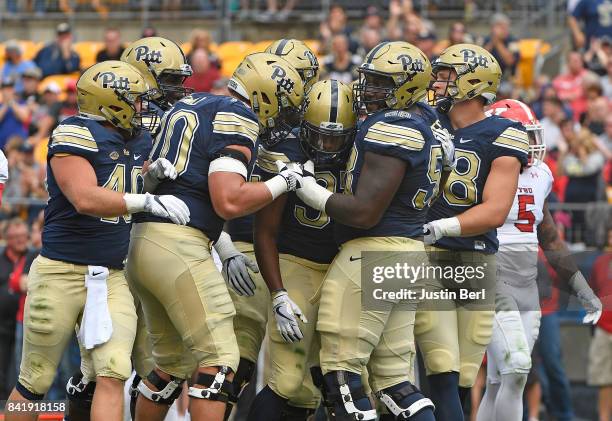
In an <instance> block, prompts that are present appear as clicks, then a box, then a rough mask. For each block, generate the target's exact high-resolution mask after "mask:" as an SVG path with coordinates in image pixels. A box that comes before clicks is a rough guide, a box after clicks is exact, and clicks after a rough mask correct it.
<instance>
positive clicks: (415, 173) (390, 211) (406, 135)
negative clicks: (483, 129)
mask: <svg viewBox="0 0 612 421" xmlns="http://www.w3.org/2000/svg"><path fill="white" fill-rule="evenodd" d="M434 118H435V116H434V115H433V113H432V111H431V108H430V107H428V106H427V105H425V104H421V103H419V104H417V105H415V108H414V109H413V110H412V112H408V111H399V110H394V111H390V110H385V111H379V112H377V113H375V114H372V115H370V116H368V117H367V118H366V119H365V120H364V121H363V123H362V124H361V126H360V127H359V130H358V132H357V136H356V138H355V145H354V146H353V149H352V151H351V155H350V157H349V160H348V163H347V168H346V174H345V179H344V186H345V187H344V189H345V191H344V193H345V194H352V193H353V192H355V191H356V190H357V184H358V183H359V177H360V175H361V169H362V167H363V162H364V156H365V153H366V152H371V153H375V154H377V155H388V156H392V157H395V158H398V159H401V160H403V161H405V162H406V171H405V173H404V177H403V179H402V183H401V184H400V186H399V189H398V190H397V192H396V193H395V195H394V196H393V199H392V200H391V203H390V204H389V207H388V208H387V209H386V210H385V212H384V214H383V216H382V218H381V219H380V221H379V222H378V224H376V225H375V226H374V227H372V228H370V229H366V230H364V229H359V228H354V227H349V226H346V225H341V224H340V223H337V224H336V240H337V241H338V242H339V243H340V244H342V243H344V242H346V241H348V240H352V239H354V238H360V237H408V238H415V237H419V236H422V235H423V224H424V223H425V213H426V209H427V207H428V206H429V203H430V202H431V200H432V198H433V197H434V196H435V195H436V193H437V190H438V186H439V182H440V176H441V171H442V148H441V146H440V142H439V140H438V139H437V138H436V135H438V133H437V132H438V131H439V130H442V128H441V127H440V126H439V122H437V119H436V120H435V121H432V120H433V119H434ZM372 176H376V175H375V174H373V175H372Z"/></svg>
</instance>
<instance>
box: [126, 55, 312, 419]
mask: <svg viewBox="0 0 612 421" xmlns="http://www.w3.org/2000/svg"><path fill="white" fill-rule="evenodd" d="M228 86H229V89H230V92H231V93H232V96H233V97H225V96H215V95H209V94H194V95H191V96H188V97H186V98H183V99H182V100H181V101H179V102H177V103H176V104H175V105H174V107H172V109H171V110H170V111H169V112H168V113H167V114H166V115H165V116H164V121H163V122H162V127H161V131H160V133H159V135H158V136H157V139H156V144H155V146H154V147H153V151H152V156H153V157H154V158H159V157H163V158H166V159H168V160H170V161H171V162H172V163H173V164H174V166H175V168H176V170H177V171H178V177H177V178H176V180H172V181H162V182H161V183H160V184H159V185H158V186H157V188H156V189H155V192H156V193H158V194H159V193H161V192H166V191H172V192H174V193H175V194H176V195H177V197H180V198H182V199H183V200H185V202H186V203H187V205H188V206H189V209H190V214H191V220H190V222H189V224H188V226H187V227H180V229H179V230H176V229H175V226H174V225H171V224H168V223H167V222H168V221H167V220H166V219H164V218H152V217H148V216H146V215H145V216H143V217H142V218H139V219H137V220H136V221H135V224H134V227H133V228H132V234H131V241H130V249H129V253H128V262H127V268H126V269H127V273H128V279H129V282H130V285H131V286H132V288H133V289H134V290H135V291H136V293H137V295H138V297H139V298H140V301H141V303H142V308H143V311H144V314H145V321H146V325H147V331H148V333H149V335H150V336H151V338H152V342H153V355H154V360H155V366H156V367H155V369H154V370H153V371H151V373H149V374H148V375H147V378H146V379H145V380H143V381H141V382H140V384H139V385H138V391H139V396H138V400H137V404H136V419H138V420H147V421H148V420H163V418H164V416H165V414H166V412H167V410H168V408H169V405H170V404H172V402H173V401H174V400H175V399H176V398H177V397H178V395H179V394H180V392H181V389H182V387H181V385H182V384H183V382H184V380H185V379H188V378H191V377H192V374H193V378H192V383H191V387H190V388H189V396H190V398H191V399H190V401H191V402H190V413H191V417H192V419H194V420H201V419H207V420H221V419H223V416H224V412H225V406H226V405H225V403H226V402H227V399H228V396H229V395H230V394H231V393H232V383H231V381H232V377H233V373H234V372H235V371H236V368H237V367H238V361H239V353H238V347H237V343H236V337H235V335H234V330H233V324H232V318H233V316H234V313H235V311H234V306H233V304H232V301H231V298H230V296H229V293H228V290H227V287H226V285H225V282H224V281H223V278H222V276H221V274H219V272H218V271H217V268H216V266H215V264H214V262H213V260H212V259H211V258H210V246H211V243H212V242H213V241H216V240H217V238H219V235H220V233H221V230H222V228H223V223H224V220H227V219H232V218H236V217H240V216H242V215H246V214H248V213H252V212H255V211H257V210H259V209H260V208H262V207H263V206H265V205H267V204H269V203H270V202H272V201H273V200H274V199H275V198H276V197H278V196H280V195H282V194H284V193H286V192H287V191H290V190H292V189H294V188H295V186H296V183H297V179H298V174H297V173H296V172H294V171H291V170H289V169H288V168H287V167H286V166H284V164H282V163H281V162H278V163H276V165H278V167H279V174H278V175H277V176H275V177H274V178H272V179H270V180H268V181H266V182H261V183H251V182H246V181H245V178H246V176H247V164H248V162H249V161H250V159H251V154H252V153H253V150H254V145H255V141H256V140H257V137H258V135H259V134H260V133H262V135H264V136H269V137H273V136H278V135H282V134H281V133H282V132H283V131H285V130H286V127H287V126H289V125H290V124H291V123H290V121H288V118H289V117H293V116H295V115H297V116H299V115H300V113H301V104H302V101H303V96H304V92H303V86H302V82H301V80H300V77H299V75H298V73H297V71H296V70H295V69H293V68H292V67H291V66H290V65H289V64H288V63H287V62H286V61H285V60H283V59H282V58H280V57H277V56H274V55H270V54H266V53H257V54H251V55H249V56H247V57H246V58H245V59H244V60H243V61H242V63H241V64H240V65H239V66H238V68H237V69H236V71H235V72H234V75H233V76H232V79H231V80H230V83H229V85H228Z"/></svg>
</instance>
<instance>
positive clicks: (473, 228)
mask: <svg viewBox="0 0 612 421" xmlns="http://www.w3.org/2000/svg"><path fill="white" fill-rule="evenodd" d="M511 205H512V202H510V204H509V205H507V206H506V205H505V204H502V203H498V202H495V201H490V202H483V203H481V204H479V205H476V206H474V207H472V208H470V209H468V210H467V211H465V212H463V213H462V214H460V215H458V216H457V219H458V220H459V224H460V225H461V236H462V237H471V236H474V235H479V234H484V233H486V232H489V231H491V230H493V229H496V228H498V227H501V226H502V225H503V224H504V222H505V220H506V217H507V216H508V213H509V212H510V207H511Z"/></svg>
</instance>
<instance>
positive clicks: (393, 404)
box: [376, 382, 435, 420]
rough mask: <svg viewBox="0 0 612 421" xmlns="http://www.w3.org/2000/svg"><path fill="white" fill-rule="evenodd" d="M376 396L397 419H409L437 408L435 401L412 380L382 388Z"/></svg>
mask: <svg viewBox="0 0 612 421" xmlns="http://www.w3.org/2000/svg"><path fill="white" fill-rule="evenodd" d="M376 396H377V397H378V399H380V401H381V402H382V403H384V404H385V406H386V407H387V409H389V411H391V413H392V414H393V415H394V416H395V419H397V420H409V419H410V418H411V417H412V416H414V415H416V414H417V413H419V412H421V411H424V410H430V411H432V412H433V410H434V409H435V406H434V404H433V402H432V401H431V400H429V399H428V398H426V397H425V396H423V394H422V393H421V391H420V390H419V389H417V387H416V386H414V385H413V384H412V383H410V382H403V383H400V384H398V385H397V386H393V387H388V388H386V389H383V390H380V391H378V392H376Z"/></svg>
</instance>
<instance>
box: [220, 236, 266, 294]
mask: <svg viewBox="0 0 612 421" xmlns="http://www.w3.org/2000/svg"><path fill="white" fill-rule="evenodd" d="M214 248H215V251H216V252H217V254H218V255H219V258H220V259H221V262H222V263H223V269H222V270H221V274H222V275H223V279H225V282H226V283H227V284H228V285H229V286H231V287H232V289H233V290H234V291H235V292H236V294H238V295H246V296H248V297H252V296H253V295H255V282H253V278H251V274H250V273H249V269H250V270H251V271H253V272H255V273H258V272H259V267H258V266H257V263H256V262H254V261H253V260H251V259H249V258H248V257H247V256H245V255H244V254H243V253H240V252H239V251H238V250H237V249H236V247H234V243H233V242H232V238H231V237H230V236H229V234H228V233H226V232H225V231H221V235H220V236H219V239H218V240H217V241H216V242H215V245H214Z"/></svg>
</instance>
